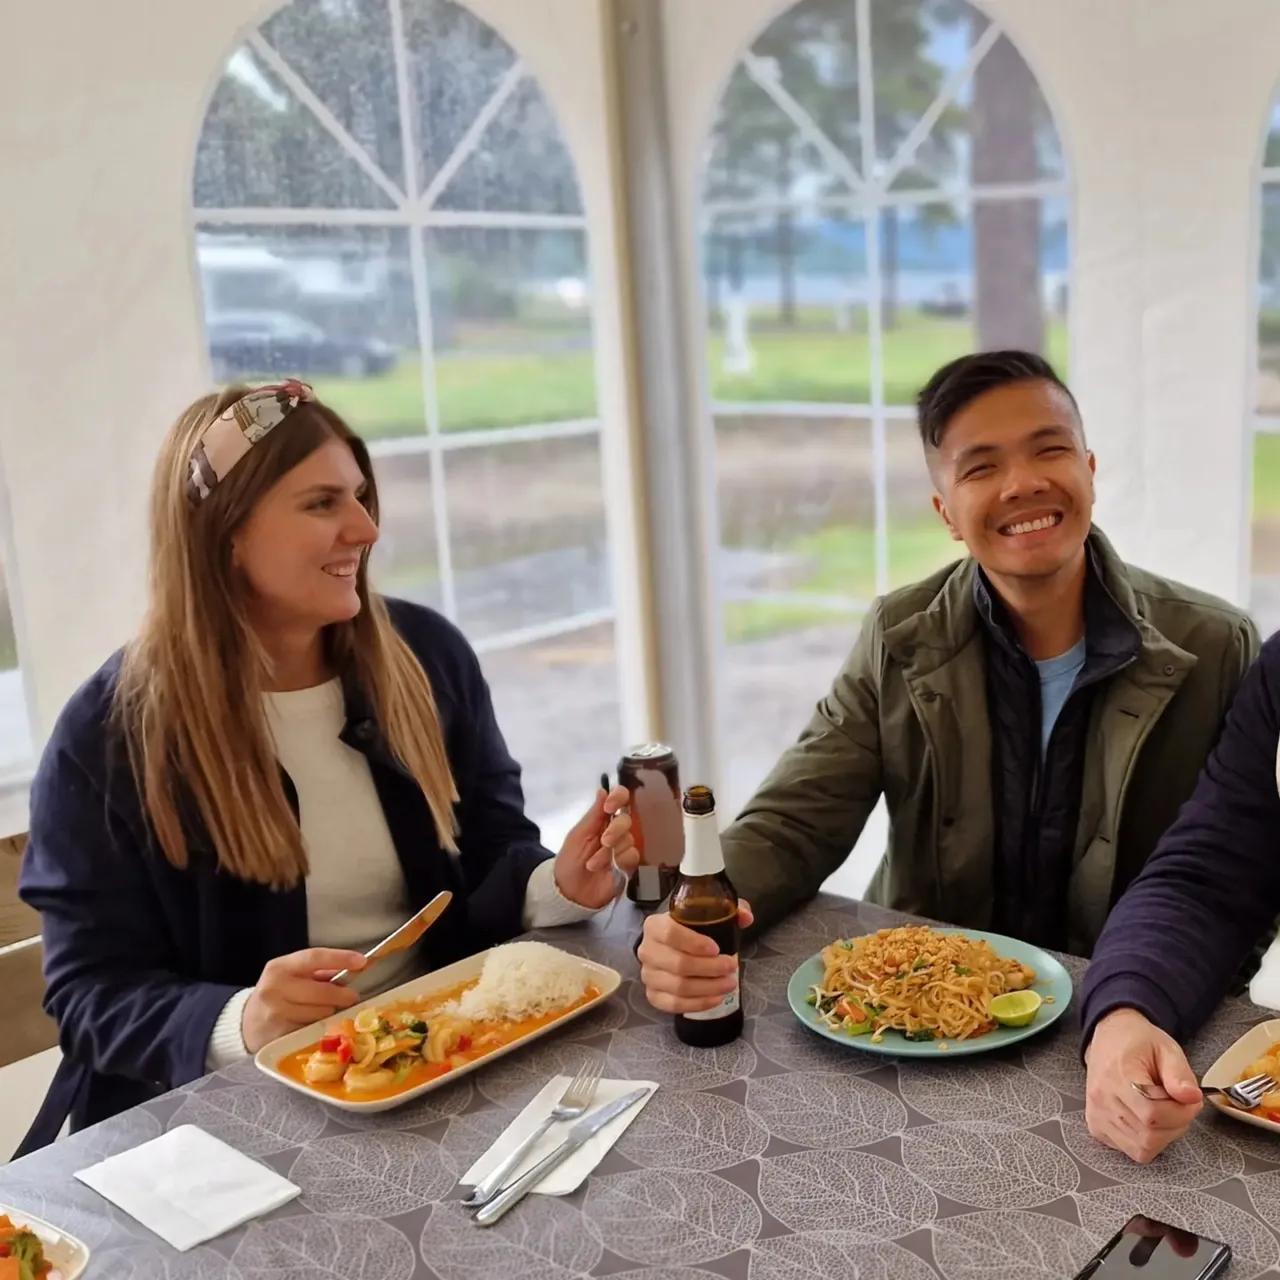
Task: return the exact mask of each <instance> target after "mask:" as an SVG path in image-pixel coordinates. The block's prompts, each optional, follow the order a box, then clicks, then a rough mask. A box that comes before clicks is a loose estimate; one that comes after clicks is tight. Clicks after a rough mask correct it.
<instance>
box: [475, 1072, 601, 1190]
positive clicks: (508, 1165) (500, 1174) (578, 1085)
mask: <svg viewBox="0 0 1280 1280" xmlns="http://www.w3.org/2000/svg"><path fill="white" fill-rule="evenodd" d="M603 1070H604V1059H603V1058H602V1057H600V1058H593V1059H592V1060H591V1061H589V1062H586V1063H584V1064H583V1067H582V1070H581V1071H579V1072H578V1074H577V1075H576V1076H574V1078H573V1079H572V1080H571V1081H570V1082H569V1085H568V1087H567V1088H566V1089H565V1091H564V1093H562V1094H561V1095H560V1101H559V1102H558V1103H557V1104H556V1105H555V1106H554V1107H552V1108H551V1113H550V1115H548V1116H547V1118H546V1119H545V1120H543V1122H542V1123H541V1124H540V1125H539V1126H538V1127H537V1128H536V1129H535V1130H534V1131H533V1132H532V1133H531V1134H530V1135H529V1136H528V1137H527V1138H525V1140H524V1141H523V1142H521V1143H519V1144H518V1145H517V1146H516V1149H515V1150H514V1151H512V1152H511V1154H510V1155H508V1156H507V1157H506V1158H505V1159H503V1160H502V1162H501V1163H500V1164H499V1165H498V1166H497V1168H495V1169H493V1170H492V1171H490V1173H488V1174H487V1175H486V1176H485V1177H484V1178H482V1179H481V1180H480V1181H479V1182H477V1183H476V1185H475V1186H474V1187H472V1189H471V1194H470V1195H469V1196H467V1197H466V1198H465V1199H464V1200H463V1201H462V1203H463V1204H465V1205H467V1206H468V1207H470V1208H472V1209H476V1208H479V1207H480V1206H481V1205H482V1204H488V1203H489V1201H490V1200H492V1199H493V1197H494V1196H496V1195H497V1194H498V1192H499V1191H501V1190H502V1184H503V1182H504V1181H505V1180H506V1178H507V1176H508V1175H509V1174H511V1173H512V1172H513V1171H514V1170H515V1169H516V1168H517V1167H518V1166H519V1164H520V1162H521V1161H522V1160H523V1159H524V1158H525V1156H527V1155H528V1154H529V1152H530V1150H532V1148H533V1145H534V1143H536V1142H537V1141H538V1139H539V1138H541V1137H542V1135H543V1134H544V1133H546V1131H547V1130H548V1129H550V1128H551V1126H552V1125H553V1124H555V1123H556V1122H557V1121H560V1120H577V1119H578V1117H579V1116H581V1115H582V1113H583V1112H584V1111H586V1109H587V1108H588V1107H589V1106H590V1105H591V1100H592V1098H594V1097H595V1096H596V1089H597V1088H598V1087H599V1084H600V1073H601V1072H602V1071H603Z"/></svg>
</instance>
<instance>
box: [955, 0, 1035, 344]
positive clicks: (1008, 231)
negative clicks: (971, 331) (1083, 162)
mask: <svg viewBox="0 0 1280 1280" xmlns="http://www.w3.org/2000/svg"><path fill="white" fill-rule="evenodd" d="M985 25H986V20H985V19H980V20H978V21H977V22H975V27H974V38H975V39H976V37H977V35H978V34H979V33H980V31H981V29H982V27H985ZM1035 111H1036V86H1035V78H1034V77H1033V76H1032V74H1031V70H1030V68H1029V67H1028V66H1027V64H1026V63H1025V62H1024V61H1023V60H1022V57H1021V55H1020V54H1019V53H1018V51H1017V49H1015V48H1014V47H1013V45H1012V44H1011V43H1010V42H1009V39H1008V37H1006V36H1002V37H1001V38H1000V39H999V40H998V41H997V42H996V44H995V45H994V46H993V47H992V49H991V51H990V52H989V53H988V54H987V56H986V57H985V58H983V60H982V61H981V62H980V63H979V64H978V67H977V70H976V71H975V72H974V79H973V171H972V181H973V182H974V183H975V184H985V183H991V182H1028V181H1031V180H1033V179H1034V178H1035V177H1036V172H1037V170H1036V119H1035ZM973 233H974V236H973V238H974V265H975V269H976V279H975V282H974V312H975V322H976V330H977V333H976V338H977V343H978V347H979V348H980V349H982V350H988V351H989V350H993V349H997V348H1002V347H1022V348H1025V349H1026V350H1029V351H1037V352H1039V351H1043V350H1044V336H1045V335H1044V306H1043V303H1042V301H1041V297H1040V202H1039V200H1034V199H1032V200H994V201H979V202H977V203H975V205H974V209H973Z"/></svg>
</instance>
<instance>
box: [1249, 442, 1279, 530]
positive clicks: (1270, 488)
mask: <svg viewBox="0 0 1280 1280" xmlns="http://www.w3.org/2000/svg"><path fill="white" fill-rule="evenodd" d="M1253 515H1254V519H1255V520H1256V519H1257V518H1258V517H1259V516H1261V517H1262V518H1264V519H1275V518H1276V517H1280V433H1277V432H1270V431H1260V432H1258V433H1257V435H1255V436H1254V438H1253Z"/></svg>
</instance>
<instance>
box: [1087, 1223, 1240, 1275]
mask: <svg viewBox="0 0 1280 1280" xmlns="http://www.w3.org/2000/svg"><path fill="white" fill-rule="evenodd" d="M1230 1265H1231V1250H1230V1248H1229V1247H1228V1246H1227V1245H1225V1244H1223V1243H1222V1242H1221V1241H1220V1240H1210V1239H1209V1238H1208V1237H1207V1236H1200V1235H1196V1233H1195V1232H1194V1231H1183V1230H1182V1229H1181V1228H1180V1227H1171V1226H1169V1224H1168V1223H1167V1222H1157V1221H1156V1220H1155V1219H1154V1218H1146V1217H1143V1216H1142V1215H1141V1214H1137V1215H1135V1216H1134V1217H1132V1218H1130V1219H1129V1221H1128V1222H1126V1223H1125V1224H1124V1226H1123V1227H1121V1228H1120V1230H1119V1231H1117V1232H1116V1233H1115V1235H1113V1236H1112V1237H1111V1239H1110V1240H1108V1241H1107V1243H1106V1244H1104V1245H1103V1246H1102V1248H1101V1249H1099V1250H1098V1252H1097V1253H1095V1254H1094V1255H1093V1257H1092V1258H1090V1259H1089V1261H1088V1262H1086V1263H1085V1265H1084V1266H1083V1268H1081V1270H1079V1271H1078V1272H1076V1274H1075V1276H1074V1277H1073V1280H1118V1278H1120V1277H1124V1280H1217V1278H1218V1277H1220V1276H1225V1275H1226V1273H1227V1267H1229V1266H1230Z"/></svg>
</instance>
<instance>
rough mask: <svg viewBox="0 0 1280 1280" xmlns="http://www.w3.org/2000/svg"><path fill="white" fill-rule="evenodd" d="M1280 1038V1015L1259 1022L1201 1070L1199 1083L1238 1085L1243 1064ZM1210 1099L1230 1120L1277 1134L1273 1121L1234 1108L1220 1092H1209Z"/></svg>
mask: <svg viewBox="0 0 1280 1280" xmlns="http://www.w3.org/2000/svg"><path fill="white" fill-rule="evenodd" d="M1277 1041H1280V1018H1272V1019H1271V1021H1270V1022H1260V1023H1258V1025H1257V1026H1256V1027H1250V1028H1249V1030H1248V1031H1246V1032H1245V1033H1244V1035H1242V1036H1241V1037H1240V1039H1239V1040H1237V1041H1236V1042H1235V1044H1233V1045H1232V1046H1231V1048H1229V1049H1228V1050H1227V1051H1226V1052H1225V1053H1224V1054H1223V1055H1222V1057H1220V1058H1219V1059H1218V1060H1217V1062H1215V1063H1214V1064H1213V1066H1211V1067H1210V1068H1209V1070H1208V1071H1206V1072H1205V1073H1204V1079H1203V1080H1201V1081H1200V1083H1201V1084H1202V1085H1203V1086H1204V1087H1205V1088H1206V1089H1225V1088H1226V1087H1227V1085H1229V1084H1238V1083H1239V1081H1240V1077H1241V1075H1242V1074H1243V1072H1244V1069H1245V1067H1247V1066H1248V1065H1249V1063H1251V1062H1252V1061H1253V1060H1254V1059H1255V1058H1260V1057H1262V1055H1263V1054H1264V1053H1266V1051H1267V1050H1268V1049H1269V1048H1271V1046H1272V1045H1273V1044H1275V1043H1276V1042H1277ZM1209 1102H1210V1103H1211V1104H1212V1105H1213V1106H1215V1107H1217V1108H1218V1110H1219V1111H1221V1112H1222V1114H1223V1115H1224V1116H1230V1117H1231V1118H1232V1119H1233V1120H1242V1121H1243V1122H1244V1123H1245V1124H1251V1125H1255V1126H1256V1127H1257V1128H1259V1129H1270V1130H1271V1132H1272V1133H1280V1124H1276V1122H1275V1121H1274V1120H1265V1119H1263V1117H1262V1116H1255V1115H1250V1114H1249V1112H1247V1111H1241V1110H1240V1108H1239V1107H1233V1106H1232V1105H1231V1103H1229V1102H1228V1101H1227V1100H1226V1099H1225V1098H1224V1097H1222V1096H1221V1094H1217V1093H1211V1094H1210V1095H1209Z"/></svg>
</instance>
